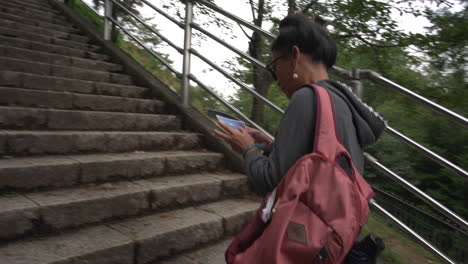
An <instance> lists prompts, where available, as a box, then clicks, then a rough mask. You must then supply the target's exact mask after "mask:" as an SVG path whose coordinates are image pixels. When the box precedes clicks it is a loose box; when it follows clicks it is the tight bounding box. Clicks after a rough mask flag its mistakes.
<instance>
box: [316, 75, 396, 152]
mask: <svg viewBox="0 0 468 264" xmlns="http://www.w3.org/2000/svg"><path fill="white" fill-rule="evenodd" d="M317 84H318V85H322V86H326V87H327V88H330V89H333V90H335V91H338V93H337V94H338V95H339V96H341V97H342V98H343V100H345V101H346V103H347V104H348V106H349V108H350V109H351V112H352V115H353V123H354V125H355V127H356V132H357V136H358V140H359V144H360V145H361V147H365V146H367V145H370V144H372V143H374V142H376V141H377V139H378V138H379V137H380V135H381V134H382V132H383V131H384V129H385V127H386V126H387V121H386V120H385V119H384V118H383V117H382V116H381V115H380V114H379V113H377V112H376V111H375V110H374V109H373V108H372V107H370V106H368V105H367V104H365V103H363V102H362V101H361V99H360V98H358V97H357V96H356V95H355V94H354V92H353V90H352V89H351V88H350V87H349V86H347V85H346V84H343V83H340V82H337V81H333V80H326V81H319V82H317ZM324 84H325V85H324Z"/></svg>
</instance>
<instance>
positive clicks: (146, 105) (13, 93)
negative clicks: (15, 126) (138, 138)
mask: <svg viewBox="0 0 468 264" xmlns="http://www.w3.org/2000/svg"><path fill="white" fill-rule="evenodd" d="M0 105H4V106H26V107H36V108H49V109H50V108H52V109H62V110H90V111H108V112H125V113H147V114H163V113H164V103H163V102H161V101H157V100H146V99H134V98H125V97H118V96H105V95H88V94H77V93H69V92H53V91H40V90H30V89H19V88H6V87H1V86H0Z"/></svg>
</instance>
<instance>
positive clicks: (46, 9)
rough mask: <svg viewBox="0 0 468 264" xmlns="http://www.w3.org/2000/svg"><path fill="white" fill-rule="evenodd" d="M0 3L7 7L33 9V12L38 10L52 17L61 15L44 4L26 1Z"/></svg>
mask: <svg viewBox="0 0 468 264" xmlns="http://www.w3.org/2000/svg"><path fill="white" fill-rule="evenodd" d="M0 3H2V4H3V5H4V4H8V5H14V6H17V7H18V8H28V9H34V10H39V11H42V12H50V13H53V14H54V15H61V14H60V12H59V11H57V10H55V9H52V7H50V6H49V5H48V4H47V3H46V2H45V3H44V4H43V5H37V4H35V3H31V2H27V1H22V2H21V4H20V3H16V2H15V1H11V0H10V1H5V0H1V1H0Z"/></svg>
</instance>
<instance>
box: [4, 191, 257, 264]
mask: <svg viewBox="0 0 468 264" xmlns="http://www.w3.org/2000/svg"><path fill="white" fill-rule="evenodd" d="M217 204H218V205H221V207H222V205H223V204H225V205H226V207H231V208H232V207H234V208H237V212H241V213H239V215H240V214H244V213H245V212H253V211H254V210H255V209H256V207H258V202H253V201H250V200H245V199H229V200H224V201H221V202H217ZM210 205H211V204H207V205H206V206H210ZM243 218H248V216H247V215H245V216H243ZM225 221H229V217H225V216H223V215H222V214H219V213H217V212H210V211H206V210H204V209H203V208H201V207H188V208H184V209H179V210H173V211H170V212H165V213H156V214H152V215H148V216H142V217H136V218H134V219H128V220H123V221H118V222H116V223H111V224H101V225H98V226H92V227H84V228H81V229H78V230H73V231H69V232H65V233H63V234H61V235H60V236H49V237H43V238H39V239H32V240H26V241H17V242H14V243H10V244H7V245H4V246H1V247H0V258H1V259H3V260H4V261H6V263H10V264H17V263H54V262H58V261H66V260H70V259H71V258H75V259H78V260H81V261H83V262H86V260H88V261H89V260H93V262H95V261H97V260H96V257H97V256H102V257H104V256H105V257H107V258H111V259H110V262H105V263H109V264H110V263H133V260H134V259H138V263H148V262H150V261H152V260H156V259H159V258H161V257H164V256H167V255H169V254H170V253H176V252H181V251H184V250H187V249H190V248H192V247H193V246H195V245H200V243H199V242H201V243H207V242H213V241H219V240H220V239H221V238H222V237H223V236H224V232H225V230H224V228H223V222H225ZM231 221H232V220H231ZM197 235H198V236H201V237H200V238H197V237H196V236H197ZM136 244H138V250H135V251H134V248H133V247H134V246H135V245H136ZM155 248H158V250H154V249H155ZM97 252H99V253H100V254H99V255H97V254H96V253H97ZM134 253H136V254H137V255H134ZM103 255H104V256H103ZM28 261H29V262H28ZM31 261H32V262H31Z"/></svg>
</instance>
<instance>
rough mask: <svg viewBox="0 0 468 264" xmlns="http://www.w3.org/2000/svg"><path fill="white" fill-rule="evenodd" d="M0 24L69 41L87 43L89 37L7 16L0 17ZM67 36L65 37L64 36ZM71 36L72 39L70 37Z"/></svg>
mask: <svg viewBox="0 0 468 264" xmlns="http://www.w3.org/2000/svg"><path fill="white" fill-rule="evenodd" d="M0 26H2V27H5V26H7V27H8V28H11V29H15V30H22V31H27V32H32V33H35V34H47V35H50V36H51V37H54V38H60V39H63V40H70V41H77V42H81V43H88V42H89V38H88V37H86V36H84V35H81V34H75V33H71V32H63V31H59V30H55V29H51V28H45V27H41V26H36V25H30V24H24V23H21V22H18V21H14V20H10V19H8V18H4V17H2V18H0ZM64 37H67V38H64ZM71 38H73V39H71Z"/></svg>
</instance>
